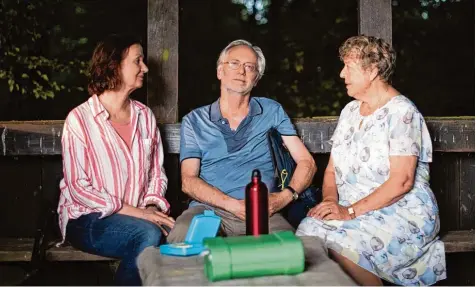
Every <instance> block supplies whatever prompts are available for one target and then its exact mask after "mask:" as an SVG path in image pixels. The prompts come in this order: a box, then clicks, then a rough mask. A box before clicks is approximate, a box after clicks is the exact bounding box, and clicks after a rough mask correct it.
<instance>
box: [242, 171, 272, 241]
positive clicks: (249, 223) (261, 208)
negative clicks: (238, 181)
mask: <svg viewBox="0 0 476 287" xmlns="http://www.w3.org/2000/svg"><path fill="white" fill-rule="evenodd" d="M245 205H246V235H254V236H258V235H260V234H268V233H269V228H268V223H269V216H268V188H267V187H266V185H265V184H264V183H263V182H261V173H260V172H259V170H257V169H255V170H253V173H252V175H251V182H250V183H249V184H248V185H247V186H246V193H245Z"/></svg>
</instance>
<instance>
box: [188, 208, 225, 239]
mask: <svg viewBox="0 0 476 287" xmlns="http://www.w3.org/2000/svg"><path fill="white" fill-rule="evenodd" d="M220 221H221V219H220V217H219V216H217V215H215V212H213V211H212V210H205V211H204V212H203V214H199V215H195V217H194V218H193V219H192V222H191V223H190V226H189V228H188V231H187V235H186V236H185V243H188V244H194V243H200V244H202V242H203V239H205V238H207V237H215V236H216V235H217V232H218V228H219V227H220Z"/></svg>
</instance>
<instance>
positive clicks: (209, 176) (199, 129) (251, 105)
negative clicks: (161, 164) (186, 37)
mask: <svg viewBox="0 0 476 287" xmlns="http://www.w3.org/2000/svg"><path fill="white" fill-rule="evenodd" d="M265 64H266V61H265V58H264V55H263V52H262V51H261V49H260V48H259V47H257V46H253V45H252V44H251V43H249V42H247V41H245V40H236V41H233V42H231V43H230V44H228V46H227V47H226V48H225V49H223V51H222V52H221V53H220V56H219V58H218V61H217V78H218V80H220V82H221V87H220V98H219V99H218V100H217V101H215V102H214V103H212V104H211V105H207V106H204V107H200V108H197V109H195V110H193V111H192V112H190V113H189V114H187V115H186V116H184V117H183V119H182V127H181V133H180V136H181V138H180V139H181V140H180V161H181V174H182V189H183V191H184V192H185V193H186V194H188V195H189V196H190V197H191V198H192V199H193V200H192V202H191V203H190V206H189V208H188V209H187V210H185V211H184V212H183V213H182V215H180V216H179V217H178V218H177V220H176V222H175V226H174V228H173V229H172V231H171V232H170V234H169V236H168V238H167V240H168V241H169V242H182V241H183V240H184V239H185V235H186V233H187V230H188V227H189V225H190V222H191V220H192V218H193V217H194V216H195V215H197V214H201V213H203V211H204V210H213V211H215V213H216V214H217V215H218V216H220V217H221V219H222V224H221V228H220V233H221V234H222V235H226V236H234V235H235V236H236V235H244V234H245V233H246V225H245V203H244V197H245V187H246V185H247V184H248V183H249V182H250V180H251V172H252V170H253V169H259V170H260V172H261V178H262V181H263V182H264V183H265V184H266V185H267V187H268V190H269V192H270V193H269V216H270V220H269V229H270V232H275V231H281V230H293V228H292V226H291V225H290V224H289V223H288V222H287V221H286V220H285V219H284V217H283V216H282V215H281V214H279V213H278V211H280V210H281V209H282V208H283V207H285V206H286V205H287V204H289V203H290V202H292V201H293V200H295V199H297V197H298V195H299V193H300V192H302V191H303V190H305V189H306V188H307V187H308V186H309V185H310V184H311V181H312V178H313V176H314V173H315V172H316V166H315V163H314V160H313V158H312V156H311V154H310V153H309V152H308V151H307V149H306V147H305V146H304V144H303V143H302V142H301V140H300V139H299V137H298V136H297V133H296V130H295V128H294V127H293V125H292V123H291V121H290V119H289V117H288V115H287V114H286V112H285V111H284V110H283V108H282V107H281V105H280V104H279V103H277V102H276V101H273V100H271V99H267V98H260V97H251V96H250V93H251V90H252V89H253V87H254V86H255V85H256V84H257V83H258V81H259V79H260V78H261V77H262V76H263V73H264V69H265ZM271 128H276V129H277V130H278V131H279V132H280V134H281V135H282V139H283V141H284V143H285V145H286V146H287V148H288V149H289V151H290V153H291V155H292V157H293V159H294V161H295V162H296V163H297V167H296V169H295V171H294V174H293V177H292V179H291V181H290V184H289V187H287V188H285V189H284V190H282V191H281V190H280V189H279V187H277V186H276V180H275V173H274V167H273V163H272V158H271V154H270V151H269V147H268V142H267V132H268V130H269V129H271Z"/></svg>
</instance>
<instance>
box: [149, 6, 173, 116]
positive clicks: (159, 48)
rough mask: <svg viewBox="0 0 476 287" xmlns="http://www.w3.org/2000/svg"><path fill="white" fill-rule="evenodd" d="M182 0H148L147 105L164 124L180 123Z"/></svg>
mask: <svg viewBox="0 0 476 287" xmlns="http://www.w3.org/2000/svg"><path fill="white" fill-rule="evenodd" d="M178 2H179V1H178V0H149V2H148V20H147V29H148V30H147V64H148V67H149V73H148V74H147V105H148V106H149V107H150V108H151V109H152V111H153V112H154V114H155V116H156V117H157V121H158V122H160V123H176V122H178V47H179V45H178V41H179V34H178V25H179V19H178V18H179V15H178V14H179V7H178Z"/></svg>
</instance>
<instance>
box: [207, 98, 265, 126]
mask: <svg viewBox="0 0 476 287" xmlns="http://www.w3.org/2000/svg"><path fill="white" fill-rule="evenodd" d="M262 113H263V108H262V107H261V105H260V103H259V102H258V100H256V99H254V98H251V99H250V111H249V113H248V115H249V116H251V117H254V116H257V115H260V114H262ZM222 119H223V116H222V115H221V111H220V99H218V100H216V101H215V102H213V103H212V104H211V105H210V120H211V121H212V122H217V121H219V120H222Z"/></svg>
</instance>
